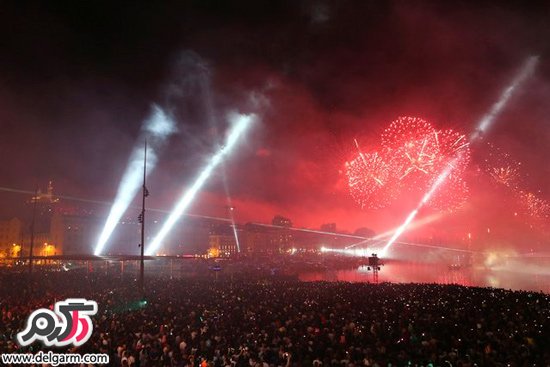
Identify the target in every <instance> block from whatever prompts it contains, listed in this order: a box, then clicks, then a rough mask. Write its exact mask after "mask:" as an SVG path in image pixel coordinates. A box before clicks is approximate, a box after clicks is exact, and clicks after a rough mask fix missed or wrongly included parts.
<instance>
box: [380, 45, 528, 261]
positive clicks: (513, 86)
mask: <svg viewBox="0 0 550 367" xmlns="http://www.w3.org/2000/svg"><path fill="white" fill-rule="evenodd" d="M537 62H538V56H531V57H529V58H528V59H527V60H526V61H525V63H524V64H523V66H522V67H521V69H520V71H519V73H518V74H516V76H515V77H514V79H513V80H512V82H511V83H510V84H509V85H508V87H507V88H506V89H505V90H504V91H503V92H502V93H501V95H500V98H499V99H498V101H497V102H496V103H495V104H494V105H493V106H492V107H491V109H490V110H489V112H488V113H487V114H486V115H485V116H483V118H482V119H481V120H480V122H479V123H478V126H477V128H476V129H475V131H474V133H472V135H471V136H470V141H469V143H470V144H472V143H474V142H475V141H476V140H478V139H479V138H480V137H481V136H482V135H483V134H485V133H486V132H487V131H488V129H489V128H490V127H491V126H492V125H493V124H494V121H495V120H496V118H497V117H498V115H499V114H500V113H501V112H502V110H503V109H504V107H505V106H506V104H507V103H508V102H509V101H510V98H511V97H512V95H513V93H514V91H516V90H517V89H518V88H519V87H520V86H521V85H522V84H523V83H524V82H525V80H527V78H528V77H529V76H530V75H531V74H533V72H534V71H535V67H536V65H537ZM459 154H460V153H459ZM457 160H458V158H456V157H455V158H454V159H452V160H451V161H450V162H448V164H447V166H446V167H445V169H444V170H443V171H442V172H441V173H440V174H439V176H438V177H437V180H435V182H434V183H433V184H432V187H431V188H430V189H429V190H428V192H426V194H425V195H424V196H423V197H422V200H421V201H420V203H419V204H418V205H417V207H416V208H415V209H414V210H413V211H412V212H410V213H409V215H408V216H407V218H406V219H405V221H404V222H403V224H401V226H399V228H398V229H397V230H396V231H395V233H394V234H393V236H392V237H391V238H390V240H389V241H388V242H387V243H386V245H385V246H384V247H383V248H382V251H381V253H380V255H381V256H385V255H386V253H387V251H388V249H389V248H390V247H391V245H392V244H393V243H394V242H395V241H396V240H397V239H398V238H399V237H400V236H401V235H402V234H403V232H404V231H405V230H406V229H407V227H408V226H409V224H410V223H411V222H412V220H413V219H414V218H415V217H416V215H417V214H418V212H419V211H420V209H422V207H423V206H424V204H426V203H427V202H428V201H429V200H430V198H431V197H432V195H433V194H434V192H435V191H436V190H437V189H438V188H439V187H440V186H441V184H442V183H443V182H445V180H446V179H447V177H449V175H450V174H451V172H452V170H453V168H454V164H455V163H456V161H457Z"/></svg>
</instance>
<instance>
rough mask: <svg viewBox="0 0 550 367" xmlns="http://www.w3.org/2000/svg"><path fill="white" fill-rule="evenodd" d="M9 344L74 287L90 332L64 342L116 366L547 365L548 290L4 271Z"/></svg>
mask: <svg viewBox="0 0 550 367" xmlns="http://www.w3.org/2000/svg"><path fill="white" fill-rule="evenodd" d="M0 287H1V289H0V312H1V315H0V316H1V318H0V353H26V352H33V353H35V352H37V351H38V350H49V349H48V348H46V347H44V346H43V345H42V344H41V343H40V342H35V343H34V344H32V345H31V346H28V347H20V346H19V345H18V344H17V342H16V334H17V333H18V332H19V331H21V330H23V329H24V326H25V322H26V319H27V317H28V316H29V315H30V313H31V312H32V311H33V310H35V309H38V308H42V307H51V305H52V304H53V303H55V302H56V301H59V300H64V299H65V298H75V297H82V298H86V299H89V300H94V301H96V302H97V304H98V313H97V314H96V315H95V316H93V318H92V319H93V322H94V328H93V333H92V336H91V338H90V339H89V341H88V342H87V343H85V344H84V345H82V346H80V347H72V348H65V347H63V348H53V349H51V350H54V351H58V352H65V351H67V350H70V351H71V352H78V353H108V354H109V355H110V359H111V362H110V365H112V366H135V367H138V366H139V367H149V366H201V367H202V366H216V367H218V366H220V367H221V366H224V367H225V366H229V367H231V366H253V367H254V366H261V367H264V366H267V367H269V366H285V367H290V366H324V367H327V366H346V367H352V366H373V367H374V366H380V367H382V366H384V367H386V366H463V367H466V366H550V296H549V295H547V294H543V293H533V292H518V291H515V292H514V291H507V290H503V289H493V288H473V287H463V286H458V285H437V284H389V283H384V284H368V283H343V282H300V281H298V280H294V279H288V278H279V277H276V276H274V277H270V278H269V277H267V278H266V277H261V278H260V277H258V278H253V277H247V278H238V277H237V278H227V279H226V278H225V277H223V276H219V277H216V278H213V277H212V276H205V277H200V276H199V277H193V278H181V279H170V278H165V277H161V276H159V277H154V278H153V277H148V278H147V279H146V288H145V296H144V298H143V295H142V294H141V292H140V291H139V287H138V286H137V282H136V280H135V279H134V278H133V277H130V276H128V275H126V276H125V277H121V276H116V275H113V274H105V273H101V272H95V273H87V272H85V271H77V270H73V271H67V272H39V271H35V272H34V274H32V275H29V274H26V273H14V272H3V273H1V274H0Z"/></svg>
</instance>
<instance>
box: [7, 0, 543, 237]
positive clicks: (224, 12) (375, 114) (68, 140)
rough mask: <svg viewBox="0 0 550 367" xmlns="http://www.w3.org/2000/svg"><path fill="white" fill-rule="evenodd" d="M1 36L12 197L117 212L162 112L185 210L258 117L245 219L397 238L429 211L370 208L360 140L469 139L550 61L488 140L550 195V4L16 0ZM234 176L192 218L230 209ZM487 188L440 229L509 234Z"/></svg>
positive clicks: (242, 208) (160, 195)
mask: <svg viewBox="0 0 550 367" xmlns="http://www.w3.org/2000/svg"><path fill="white" fill-rule="evenodd" d="M0 34H2V39H1V41H0V45H1V52H0V126H1V129H0V187H8V188H16V189H21V190H33V189H34V188H35V187H36V185H39V186H41V187H45V186H46V184H47V181H48V180H53V181H54V184H55V188H56V192H57V193H58V194H61V195H70V196H75V197H81V198H85V199H92V200H100V201H112V200H113V198H114V195H115V193H116V189H117V186H118V182H119V180H120V177H121V175H122V173H123V171H124V169H125V167H126V164H127V162H128V157H129V155H130V153H131V151H132V149H133V147H134V144H136V140H137V139H138V136H139V131H140V128H141V125H142V121H143V119H144V118H145V117H146V116H147V114H148V113H149V111H150V109H151V104H152V103H160V104H162V103H170V104H171V105H172V106H173V107H174V111H173V112H174V114H175V115H176V116H177V119H178V132H177V133H176V134H174V135H173V136H171V137H170V139H169V141H168V143H167V144H166V146H165V148H164V150H163V151H162V154H161V156H160V161H159V164H158V166H157V168H156V170H155V171H154V172H153V173H152V174H151V176H150V183H149V185H148V186H149V190H150V192H151V196H150V198H149V199H148V204H149V205H150V206H151V207H155V208H164V209H169V208H170V207H171V206H172V204H173V202H174V200H176V198H177V197H178V196H179V193H180V192H181V190H182V188H183V187H185V185H189V183H190V182H191V181H192V180H193V179H194V178H195V177H196V176H197V173H198V170H199V168H200V167H201V165H202V164H203V163H204V162H205V161H206V160H207V157H208V156H210V155H211V154H212V152H213V151H215V149H216V146H217V144H218V143H219V141H220V139H221V138H222V137H223V136H224V134H225V131H226V128H227V120H226V119H225V116H226V114H227V113H228V112H229V111H240V112H249V111H252V110H254V111H255V112H257V113H258V115H259V118H260V119H259V121H258V123H256V124H255V126H254V128H253V129H252V130H251V131H250V132H249V133H248V134H247V136H246V138H245V139H244V140H243V142H241V144H239V146H238V149H236V150H235V151H234V154H232V155H231V157H230V158H229V160H228V161H227V162H226V164H225V167H224V170H225V172H226V178H227V185H228V189H229V192H230V194H231V197H232V200H233V205H234V206H235V207H236V211H235V213H236V219H237V221H239V222H246V221H258V222H268V221H270V219H271V218H272V217H273V216H274V215H275V214H282V215H285V216H288V217H290V218H291V219H292V221H293V222H294V223H295V224H296V225H297V226H306V227H311V228H318V227H319V226H320V225H321V224H322V223H327V222H336V223H337V226H338V228H339V229H342V230H349V231H353V230H355V229H356V228H358V227H370V228H373V229H374V230H375V231H376V232H381V231H384V230H387V229H389V228H392V227H395V226H396V225H398V224H399V223H401V222H402V221H403V219H404V218H405V217H406V215H407V213H408V211H410V209H412V208H411V207H410V206H408V205H409V204H403V205H394V206H393V207H391V208H387V209H384V210H361V208H359V207H358V205H357V204H356V203H355V202H354V201H353V199H352V198H351V197H350V195H349V192H348V190H347V187H346V179H345V176H344V175H343V174H342V170H343V165H344V162H345V161H346V160H348V159H350V154H352V153H353V152H354V149H355V147H354V141H353V139H358V141H360V142H361V143H362V146H363V147H366V148H367V149H368V147H369V144H374V143H373V142H374V141H377V140H378V136H379V134H380V133H381V131H382V129H383V128H384V127H386V126H387V125H388V124H389V123H390V122H391V121H392V120H394V119H396V118H397V117H398V116H401V115H406V116H418V117H422V118H424V119H427V120H429V121H430V122H432V123H433V124H434V125H435V126H437V127H438V128H454V129H458V130H460V131H462V132H463V133H465V134H469V133H471V131H472V129H474V128H475V126H476V125H477V123H478V121H479V120H480V118H481V117H482V116H483V115H484V114H485V113H486V112H487V111H488V110H489V109H490V108H491V106H492V104H493V103H494V102H495V101H496V100H497V99H498V96H499V95H500V93H501V91H502V89H503V88H505V87H506V85H507V83H508V82H509V81H510V80H511V78H512V77H513V76H514V74H515V73H516V72H517V70H518V68H519V67H520V66H521V65H522V63H523V62H524V60H525V59H526V58H527V57H528V56H531V55H538V56H539V57H540V59H539V64H538V67H537V69H536V72H535V74H534V75H533V76H532V77H531V78H530V79H529V80H528V81H527V82H526V83H525V84H524V85H523V86H522V88H521V89H520V90H518V91H517V93H516V94H515V95H514V97H513V98H512V100H511V101H510V103H509V104H508V105H507V106H506V108H505V110H504V111H503V113H502V114H501V115H500V116H499V117H498V120H497V121H496V123H495V125H494V128H492V129H491V131H490V133H489V134H488V135H487V137H486V139H487V140H488V141H491V142H493V143H494V144H497V145H498V146H500V147H501V148H503V149H505V150H506V151H508V152H509V153H510V154H511V155H512V156H513V157H514V159H517V160H518V161H521V162H522V176H523V177H524V183H523V185H524V186H525V187H526V189H527V190H531V191H534V192H535V191H536V192H537V193H538V194H539V195H540V196H541V198H544V199H546V200H550V190H549V188H550V164H549V163H548V146H549V145H550V120H549V116H550V103H548V101H549V100H550V68H549V57H550V54H549V49H548V40H549V39H550V6H549V5H547V4H544V2H541V3H540V4H539V3H537V2H529V4H525V3H524V2H519V1H518V2H503V1H495V2H485V1H482V2H467V1H453V2H447V1H431V2H418V1H415V2H412V1H391V2H383V1H334V2H330V1H286V2H275V1H239V2H219V1H195V2H179V1H178V2H162V3H160V2H146V3H145V2H144V3H141V2H110V1H109V2H98V1H93V2H91V1H90V2H66V3H64V2H26V3H25V4H21V2H18V1H14V2H3V3H2V10H1V11H0ZM174 90H176V91H177V93H174ZM480 150H482V149H481V148H480ZM481 153H482V152H480V154H481ZM472 154H473V155H474V156H476V154H477V152H476V151H474V149H473V148H472ZM475 170H476V162H475V160H474V162H472V167H471V171H472V172H475ZM222 176H223V175H222V170H218V171H217V174H216V175H215V176H214V177H212V178H211V179H210V180H209V181H208V184H207V185H206V186H205V188H204V190H203V191H202V192H201V195H200V198H199V199H198V200H197V201H196V202H195V203H194V204H193V206H192V208H191V209H190V212H192V213H197V214H206V215H217V216H225V215H226V208H225V206H226V195H225V190H224V186H223V177H222ZM470 176H471V177H470V181H471V182H470V186H471V187H472V195H473V198H472V199H471V201H470V206H469V211H467V212H466V213H462V214H461V213H458V214H456V215H454V216H453V215H449V216H447V217H448V218H447V220H446V221H442V222H439V224H438V225H439V226H445V227H446V228H453V229H454V228H456V230H457V231H460V233H466V231H470V230H475V228H485V227H486V226H489V225H491V226H494V225H497V226H498V225H501V226H502V227H505V226H506V227H508V226H509V223H508V220H507V219H506V218H503V215H504V214H502V210H500V209H499V208H500V207H501V205H502V202H503V199H502V198H500V197H499V196H498V193H496V192H495V191H490V195H491V196H490V198H491V203H494V206H492V205H491V204H487V202H485V203H484V204H480V206H477V207H476V206H474V205H473V204H471V203H475V202H479V201H480V200H477V199H476V197H479V196H484V194H487V195H489V194H488V193H485V191H484V190H490V189H489V186H488V185H487V183H484V182H480V181H482V179H480V178H479V177H478V176H476V175H475V174H471V175H470ZM476 195H477V196H476ZM504 195H505V194H504ZM27 199H28V197H26V196H25V195H21V194H14V193H8V192H2V191H0V217H10V216H14V215H18V216H24V215H26V214H25V213H28V209H26V207H25V205H23V203H24V201H25V200H27ZM491 208H493V210H490V209H491ZM107 209H108V207H105V206H99V207H97V208H96V210H97V213H98V215H105V212H106V211H107ZM482 210H483V213H482V212H481V211H482ZM472 213H473V215H472ZM130 214H133V213H130ZM466 217H467V218H468V219H467V220H464V218H466ZM487 218H489V219H487ZM485 220H487V223H486V222H484V221H485ZM539 224H540V223H539ZM432 226H437V225H432ZM522 226H523V224H521V225H519V224H518V226H517V228H518V229H517V231H520V230H521V228H523V227H522ZM474 227H475V228H474ZM472 228H474V229H472ZM514 228H516V227H514ZM542 233H544V232H542ZM546 233H547V232H546ZM539 235H540V233H539ZM522 236H524V234H522V233H515V234H514V235H511V236H510V241H512V242H514V241H515V243H516V244H518V243H519V244H520V245H521V243H520V242H521V241H520V240H518V238H520V237H522ZM543 237H544V236H543ZM537 238H539V239H540V238H541V237H540V236H539V237H537ZM544 241H546V242H544ZM547 241H548V240H547V239H546V240H542V242H541V243H542V244H547Z"/></svg>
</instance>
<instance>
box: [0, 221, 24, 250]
mask: <svg viewBox="0 0 550 367" xmlns="http://www.w3.org/2000/svg"><path fill="white" fill-rule="evenodd" d="M21 229H22V222H21V221H20V220H19V219H17V218H11V219H8V220H0V257H17V256H19V255H20V253H21Z"/></svg>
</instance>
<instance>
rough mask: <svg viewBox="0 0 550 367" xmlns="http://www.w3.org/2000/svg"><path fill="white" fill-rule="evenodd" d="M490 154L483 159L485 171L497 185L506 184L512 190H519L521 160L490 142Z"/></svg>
mask: <svg viewBox="0 0 550 367" xmlns="http://www.w3.org/2000/svg"><path fill="white" fill-rule="evenodd" d="M488 148H489V149H488V154H487V156H486V157H485V159H484V160H483V171H485V173H487V174H488V175H489V177H491V179H492V180H493V182H494V183H496V184H497V185H503V186H506V187H508V188H510V189H512V190H519V186H520V184H521V162H518V161H516V160H515V159H513V158H512V156H511V155H510V154H509V153H507V152H503V151H502V150H501V149H500V148H498V147H496V146H495V145H493V144H491V143H488Z"/></svg>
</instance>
